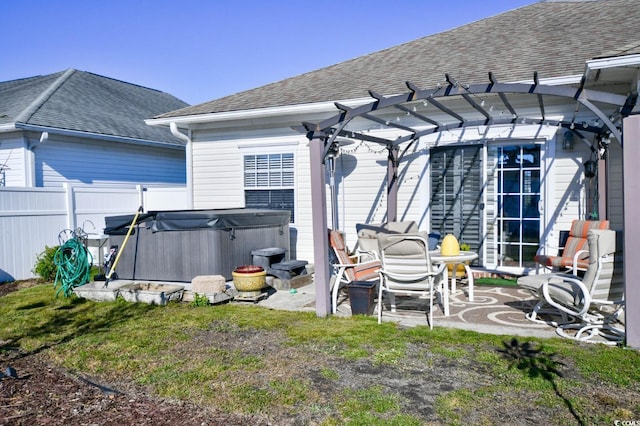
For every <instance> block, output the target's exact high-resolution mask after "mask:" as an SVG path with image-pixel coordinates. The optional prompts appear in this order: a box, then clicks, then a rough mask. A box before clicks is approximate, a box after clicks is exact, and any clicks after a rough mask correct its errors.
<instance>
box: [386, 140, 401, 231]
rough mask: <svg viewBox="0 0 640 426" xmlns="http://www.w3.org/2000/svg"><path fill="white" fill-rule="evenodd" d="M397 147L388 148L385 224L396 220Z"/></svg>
mask: <svg viewBox="0 0 640 426" xmlns="http://www.w3.org/2000/svg"><path fill="white" fill-rule="evenodd" d="M398 154H399V149H398V147H396V146H394V147H389V156H388V158H387V222H395V221H397V219H398V161H399V160H398Z"/></svg>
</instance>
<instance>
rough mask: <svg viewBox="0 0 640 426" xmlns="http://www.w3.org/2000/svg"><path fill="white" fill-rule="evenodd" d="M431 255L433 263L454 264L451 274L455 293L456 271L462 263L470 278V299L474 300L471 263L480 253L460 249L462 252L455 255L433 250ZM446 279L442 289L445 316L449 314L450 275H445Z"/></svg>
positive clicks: (452, 287)
mask: <svg viewBox="0 0 640 426" xmlns="http://www.w3.org/2000/svg"><path fill="white" fill-rule="evenodd" d="M429 256H430V258H431V261H432V262H433V263H438V264H441V263H444V264H447V265H453V273H452V274H451V292H452V293H455V291H456V275H457V274H456V271H457V270H458V266H457V265H462V266H463V267H464V269H465V271H466V273H467V277H468V280H469V301H470V302H473V273H472V272H471V268H470V267H469V263H470V262H471V261H472V260H475V259H477V258H478V253H476V252H473V251H460V254H458V255H455V256H451V255H448V256H446V255H443V254H442V253H441V251H440V250H433V251H430V252H429ZM447 273H448V271H447V270H446V269H445V274H447ZM445 277H446V278H445V280H446V281H447V282H446V283H445V285H444V286H443V287H444V288H443V289H442V292H443V295H442V298H443V301H442V304H443V305H444V315H445V316H449V286H448V281H449V280H448V276H446V275H445Z"/></svg>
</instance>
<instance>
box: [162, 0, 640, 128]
mask: <svg viewBox="0 0 640 426" xmlns="http://www.w3.org/2000/svg"><path fill="white" fill-rule="evenodd" d="M425 7H427V6H426V5H425ZM638 22H640V0H593V1H585V0H583V1H575V0H573V1H561V0H555V1H542V2H538V3H534V4H532V5H529V6H525V7H521V8H519V9H514V10H512V11H509V12H505V13H502V14H499V15H496V16H493V17H490V18H486V19H482V20H480V21H476V22H473V23H470V24H468V25H464V26H461V27H458V28H454V29H452V30H449V31H445V32H442V33H438V34H435V35H431V36H428V37H424V38H421V39H418V40H414V41H411V42H408V43H405V44H401V45H399V46H395V47H392V48H389V49H385V50H381V51H379V52H375V53H371V54H369V55H365V56H361V57H358V58H355V59H352V60H349V61H345V62H342V63H339V64H336V65H333V66H329V67H326V68H322V69H319V70H316V71H312V72H309V73H306V74H302V75H299V76H296V77H292V78H288V79H285V80H282V81H279V82H275V83H271V84H268V85H266V86H262V87H258V88H255V89H251V90H247V91H244V92H241V93H237V94H234V95H231V96H226V97H224V98H220V99H216V100H213V101H210V102H206V103H202V104H199V105H194V106H191V107H187V108H183V109H180V110H177V111H171V112H169V113H167V114H163V115H160V116H158V117H157V118H169V117H179V116H188V115H197V114H207V113H216V112H226V111H237V110H247V109H256V108H265V107H276V106H284V105H295V104H303V103H313V102H322V101H335V100H344V99H355V98H362V97H366V96H367V93H368V90H370V89H371V90H373V91H376V92H378V93H381V94H386V95H388V94H394V93H401V92H406V91H407V87H406V86H405V82H406V81H411V82H413V83H415V84H417V85H418V86H419V87H422V88H432V87H435V86H436V85H437V84H438V83H439V82H442V83H444V81H445V79H444V75H445V73H449V74H450V75H451V76H452V77H453V78H455V79H456V80H457V81H460V82H462V83H477V82H485V81H488V78H487V73H488V72H489V71H492V72H493V73H494V75H495V76H496V78H497V79H498V80H499V81H502V82H513V81H521V80H531V79H532V77H533V72H534V71H537V72H538V76H539V78H541V79H544V78H550V77H559V76H567V75H576V74H582V73H583V72H584V67H585V61H587V60H590V59H594V58H598V57H604V56H616V55H623V54H632V53H640V43H639V39H640V37H638V32H637V25H638Z"/></svg>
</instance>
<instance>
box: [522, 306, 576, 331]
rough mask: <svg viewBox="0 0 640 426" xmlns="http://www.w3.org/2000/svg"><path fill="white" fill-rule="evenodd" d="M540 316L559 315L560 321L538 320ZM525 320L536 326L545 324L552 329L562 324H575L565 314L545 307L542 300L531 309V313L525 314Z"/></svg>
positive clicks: (573, 320) (571, 318)
mask: <svg viewBox="0 0 640 426" xmlns="http://www.w3.org/2000/svg"><path fill="white" fill-rule="evenodd" d="M540 315H559V316H560V320H559V321H554V320H544V319H542V318H540ZM525 318H527V319H528V320H529V321H531V322H535V323H537V324H546V325H550V326H552V327H558V326H559V325H562V324H571V323H573V322H575V318H573V317H569V315H567V314H566V313H565V312H562V311H560V310H557V309H553V308H550V307H549V306H548V305H547V303H546V302H544V301H542V300H540V301H538V303H536V305H535V306H534V307H533V310H532V311H531V312H529V313H528V314H525Z"/></svg>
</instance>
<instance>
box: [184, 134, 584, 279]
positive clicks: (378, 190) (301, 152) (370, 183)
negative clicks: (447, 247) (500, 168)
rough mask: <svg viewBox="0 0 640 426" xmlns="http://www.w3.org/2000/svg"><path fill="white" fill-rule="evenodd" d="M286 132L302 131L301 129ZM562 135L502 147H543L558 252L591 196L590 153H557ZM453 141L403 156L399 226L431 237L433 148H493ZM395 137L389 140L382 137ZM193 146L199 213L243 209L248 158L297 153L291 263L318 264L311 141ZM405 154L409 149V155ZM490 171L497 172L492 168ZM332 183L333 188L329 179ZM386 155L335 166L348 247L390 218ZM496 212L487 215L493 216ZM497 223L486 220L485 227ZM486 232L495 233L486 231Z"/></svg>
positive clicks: (211, 140)
mask: <svg viewBox="0 0 640 426" xmlns="http://www.w3.org/2000/svg"><path fill="white" fill-rule="evenodd" d="M288 124H296V123H295V122H292V123H288ZM495 132H496V135H504V134H505V129H504V128H496V129H495ZM556 132H557V129H556V128H550V129H543V131H541V129H540V127H539V126H531V127H528V126H519V127H518V128H516V129H511V130H510V131H509V132H508V134H509V136H511V138H505V137H504V136H501V139H500V142H504V143H509V142H513V143H532V142H533V141H534V140H536V141H539V142H541V143H544V144H545V149H544V150H543V151H544V156H543V177H542V179H543V182H542V185H543V193H544V198H545V204H544V213H545V215H546V216H545V219H546V222H545V223H543V226H545V229H543V241H547V244H550V245H553V246H557V242H558V236H559V231H560V230H565V229H569V227H570V224H571V221H572V220H573V219H576V218H584V217H585V216H586V214H587V213H588V212H587V207H586V192H585V189H584V172H583V170H584V168H583V166H582V163H583V162H584V161H586V160H587V159H589V154H590V151H589V147H588V145H587V144H585V143H583V142H579V141H576V144H575V148H574V150H572V151H563V150H561V149H560V148H559V146H556V144H559V143H560V142H556ZM450 133H451V134H449V135H434V136H433V137H432V138H429V137H427V138H423V140H422V141H421V143H420V144H414V145H413V146H412V147H411V148H410V149H409V150H408V151H407V152H406V153H405V154H404V156H403V158H402V159H401V162H400V166H399V189H398V220H415V221H416V222H417V223H418V224H419V227H420V229H421V230H427V231H429V230H430V226H429V211H428V203H429V200H430V179H429V173H428V169H427V165H428V155H429V148H430V147H433V146H444V145H448V144H453V143H481V144H485V145H486V144H487V143H495V142H494V141H495V138H491V137H490V136H491V134H490V133H489V134H487V135H486V136H487V137H486V138H484V139H470V138H465V137H460V136H459V135H456V134H455V133H453V132H450ZM380 136H382V137H388V138H389V137H390V138H391V139H393V135H391V134H384V135H383V134H380ZM192 138H193V167H194V168H193V171H194V173H193V176H194V180H193V195H194V208H196V209H220V208H238V207H244V187H243V164H242V159H243V155H244V154H247V153H263V152H291V151H292V152H294V154H295V161H296V178H295V179H296V187H295V194H296V219H295V222H294V223H292V224H291V229H292V242H291V257H292V258H297V259H306V260H309V259H313V237H312V222H311V220H312V219H311V218H312V215H311V188H310V175H309V149H308V146H307V145H308V140H307V139H306V137H305V136H304V135H299V134H296V133H295V132H292V130H291V129H290V126H289V125H287V126H282V127H277V126H274V125H273V123H272V124H271V127H270V128H262V129H259V130H257V129H255V127H254V128H252V127H251V126H249V127H248V128H242V127H241V126H238V127H237V128H235V129H221V130H220V129H219V130H215V131H214V130H206V129H196V130H194V131H193V133H192ZM403 148H404V147H403ZM485 167H489V168H490V167H491V165H489V164H487V165H485ZM326 181H327V183H329V172H328V171H327V176H326ZM386 181H387V151H386V149H385V148H383V147H381V146H379V145H376V144H373V143H367V142H362V141H356V142H355V143H353V144H349V145H345V146H343V147H342V148H341V155H340V156H339V157H338V158H337V160H336V188H337V198H338V228H339V229H340V230H342V231H345V233H346V237H347V245H348V246H349V247H350V248H354V247H355V246H356V243H357V235H356V230H355V229H356V228H355V227H356V224H357V223H378V222H384V221H386V220H387V219H386V210H387V182H386ZM330 198H331V193H330V190H329V188H327V218H328V224H329V226H331V218H332V215H331V199H330ZM489 207H490V205H489V204H487V208H486V209H485V210H484V213H483V214H484V215H487V214H491V212H490V208H489ZM490 220H491V218H489V217H485V218H484V223H485V224H487V223H488V222H487V221H490ZM485 232H490V233H491V232H494V230H493V228H491V226H489V225H486V229H485ZM490 254H491V253H485V254H484V255H485V256H484V258H485V259H486V260H487V266H489V267H491V266H492V265H491V264H492V263H493V264H494V266H495V259H494V257H492V256H490Z"/></svg>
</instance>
